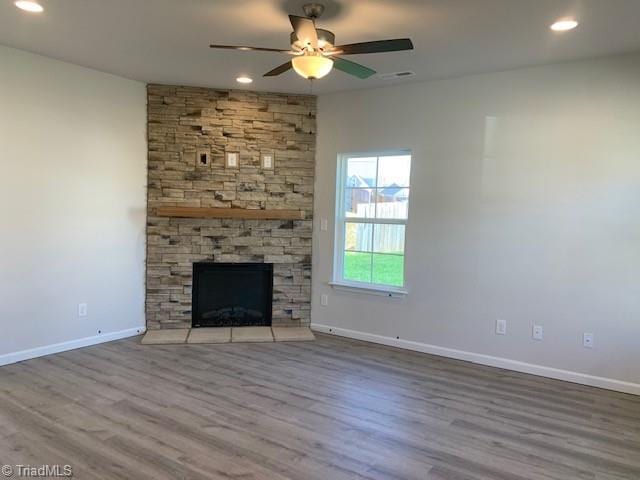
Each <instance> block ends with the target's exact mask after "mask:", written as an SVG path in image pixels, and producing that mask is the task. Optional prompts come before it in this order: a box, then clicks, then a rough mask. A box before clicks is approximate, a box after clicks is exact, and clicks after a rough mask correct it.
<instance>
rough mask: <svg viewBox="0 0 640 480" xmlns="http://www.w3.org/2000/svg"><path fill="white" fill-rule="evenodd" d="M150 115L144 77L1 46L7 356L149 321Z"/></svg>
mask: <svg viewBox="0 0 640 480" xmlns="http://www.w3.org/2000/svg"><path fill="white" fill-rule="evenodd" d="M145 122H146V95H145V86H144V84H142V83H139V82H134V81H130V80H125V79H123V78H118V77H115V76H112V75H107V74H104V73H100V72H97V71H93V70H89V69H86V68H81V67H77V66H74V65H70V64H67V63H62V62H58V61H55V60H50V59H47V58H44V57H40V56H37V55H33V54H29V53H25V52H21V51H18V50H13V49H9V48H5V47H2V46H0V225H1V227H0V230H1V232H0V364H2V363H9V362H11V361H16V360H20V359H23V358H27V357H30V356H36V355H39V354H43V353H49V352H51V351H55V350H61V349H64V348H71V347H73V346H79V345H82V344H88V343H94V342H97V341H101V340H104V339H112V338H116V337H118V336H123V335H127V334H134V333H135V331H136V330H140V329H143V328H144V258H145V243H144V242H145V237H144V232H145V201H146V126H145ZM80 302H86V303H88V316H87V317H85V318H79V317H78V303H80ZM98 331H100V332H101V333H100V334H98ZM63 342H68V343H65V344H64V345H58V346H56V345H55V344H59V343H63ZM52 345H54V346H53V347H52ZM32 349H35V350H32Z"/></svg>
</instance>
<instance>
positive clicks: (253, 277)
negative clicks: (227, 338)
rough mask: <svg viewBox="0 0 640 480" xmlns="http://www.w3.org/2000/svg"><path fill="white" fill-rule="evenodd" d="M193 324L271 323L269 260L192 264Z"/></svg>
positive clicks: (270, 273) (238, 324)
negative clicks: (266, 261)
mask: <svg viewBox="0 0 640 480" xmlns="http://www.w3.org/2000/svg"><path fill="white" fill-rule="evenodd" d="M191 298H192V302H191V303H192V325H191V326H192V327H193V328H198V327H270V326H271V316H272V301H273V264H272V263H214V262H198V263H194V264H193V287H192V297H191Z"/></svg>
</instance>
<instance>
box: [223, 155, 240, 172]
mask: <svg viewBox="0 0 640 480" xmlns="http://www.w3.org/2000/svg"><path fill="white" fill-rule="evenodd" d="M224 166H225V167H226V168H238V167H239V166H240V154H239V153H238V152H225V154H224Z"/></svg>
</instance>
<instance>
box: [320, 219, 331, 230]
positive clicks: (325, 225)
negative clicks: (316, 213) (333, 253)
mask: <svg viewBox="0 0 640 480" xmlns="http://www.w3.org/2000/svg"><path fill="white" fill-rule="evenodd" d="M328 229H329V221H328V220H327V219H326V218H321V219H320V230H322V231H323V232H326V231H327V230H328Z"/></svg>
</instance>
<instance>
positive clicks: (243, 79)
mask: <svg viewBox="0 0 640 480" xmlns="http://www.w3.org/2000/svg"><path fill="white" fill-rule="evenodd" d="M236 82H238V83H251V82H253V79H252V78H250V77H247V76H246V75H243V76H241V77H238V78H236Z"/></svg>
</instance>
